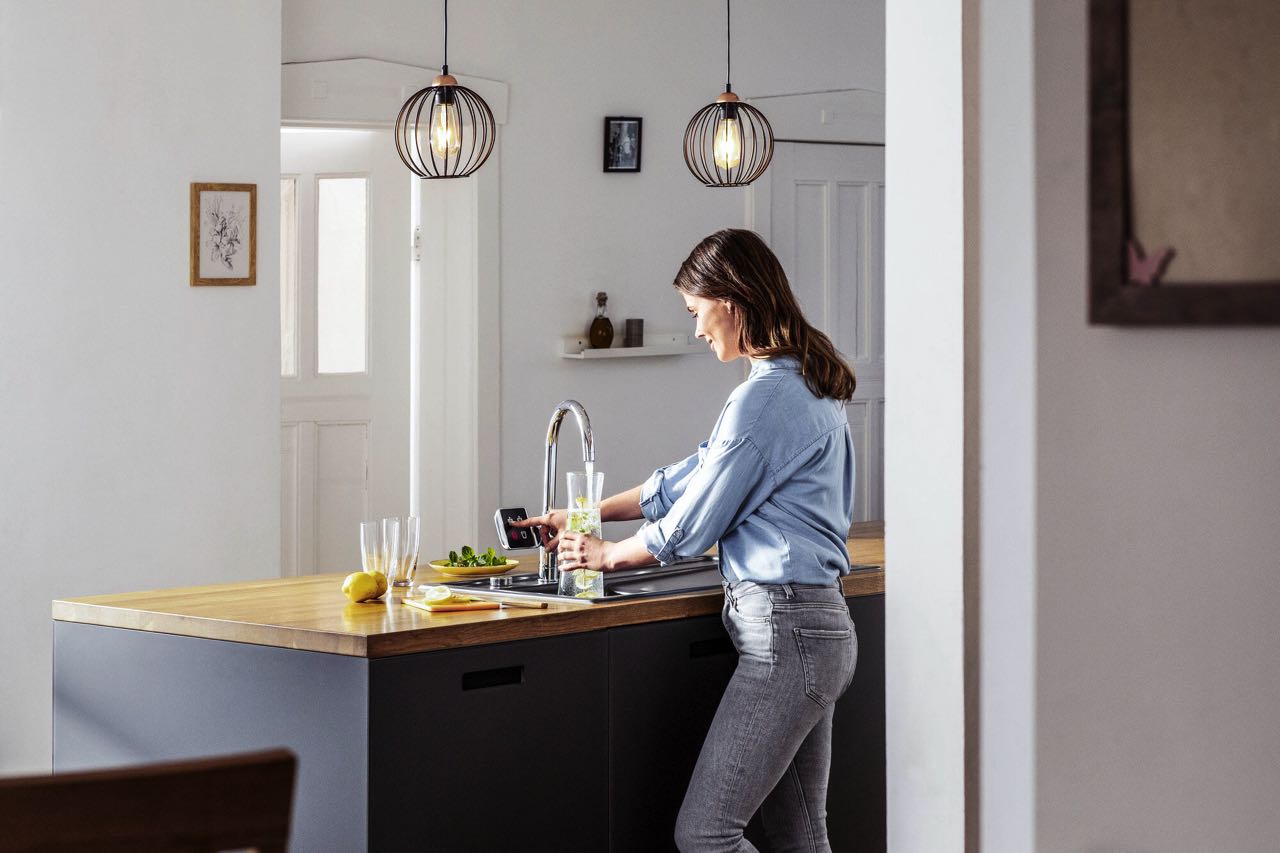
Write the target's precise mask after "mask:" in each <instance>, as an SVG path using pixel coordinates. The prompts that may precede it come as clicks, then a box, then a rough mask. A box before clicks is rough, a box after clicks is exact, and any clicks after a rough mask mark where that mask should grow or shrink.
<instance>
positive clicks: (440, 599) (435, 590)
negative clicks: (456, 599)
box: [422, 586, 453, 604]
mask: <svg viewBox="0 0 1280 853" xmlns="http://www.w3.org/2000/svg"><path fill="white" fill-rule="evenodd" d="M452 598H453V591H452V590H450V589H449V587H447V586H429V587H426V588H425V589H423V590H422V601H423V603H425V604H444V603H445V602H447V601H449V600H450V599H452Z"/></svg>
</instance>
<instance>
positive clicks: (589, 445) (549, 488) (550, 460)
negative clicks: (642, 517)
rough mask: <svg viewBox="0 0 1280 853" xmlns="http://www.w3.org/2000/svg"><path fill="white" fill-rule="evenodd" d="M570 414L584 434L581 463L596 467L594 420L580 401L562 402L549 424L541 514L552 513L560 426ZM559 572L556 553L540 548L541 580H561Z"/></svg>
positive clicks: (543, 473)
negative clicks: (592, 424) (593, 433)
mask: <svg viewBox="0 0 1280 853" xmlns="http://www.w3.org/2000/svg"><path fill="white" fill-rule="evenodd" d="M567 412H573V417H574V420H576V421H577V422H578V432H579V433H580V434H581V435H582V461H583V462H587V463H592V464H594V463H595V461H596V448H595V440H594V439H593V437H592V435H591V418H589V417H587V410H586V409H585V408H583V406H582V404H581V403H579V402H578V401H577V400H563V401H561V402H560V403H559V405H557V406H556V409H555V411H554V412H552V413H551V422H550V423H549V424H547V456H546V465H545V466H544V467H543V469H542V514H543V515H546V514H547V513H548V512H550V511H551V505H552V504H554V503H555V500H556V448H557V445H558V444H559V442H560V423H561V421H563V420H564V416H565V414H566V413H567ZM559 578H560V573H559V571H557V570H556V556H555V554H549V553H547V549H546V548H545V547H542V546H541V545H540V546H538V579H539V580H542V581H555V580H559Z"/></svg>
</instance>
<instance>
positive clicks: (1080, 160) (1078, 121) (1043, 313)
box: [983, 0, 1280, 853]
mask: <svg viewBox="0 0 1280 853" xmlns="http://www.w3.org/2000/svg"><path fill="white" fill-rule="evenodd" d="M995 5H996V7H997V8H995V9H993V10H992V11H993V13H998V12H999V11H1000V9H999V8H998V7H1001V6H1003V7H1005V8H1004V11H1005V12H1007V13H1009V14H1008V15H1005V16H999V17H998V18H995V17H993V18H991V19H988V20H987V22H986V26H987V27H988V29H986V30H984V32H983V41H984V44H988V45H990V44H992V43H993V41H994V40H996V39H999V38H1002V37H1003V38H1006V39H1007V38H1009V37H1010V32H1009V30H1008V21H1009V20H1010V17H1009V16H1010V15H1011V16H1012V17H1013V19H1014V20H1015V21H1016V22H1026V23H1027V24H1031V23H1032V22H1033V26H1031V25H1029V26H1026V27H1023V26H1021V25H1019V26H1017V27H1016V28H1015V31H1014V32H1013V33H1012V37H1013V38H1014V40H1015V43H1014V44H1012V45H1010V43H1009V42H1008V41H1006V42H1004V44H1005V46H1006V47H1007V48H1008V49H1007V50H1005V51H1004V52H1003V53H1004V56H1005V58H1006V60H1007V62H1006V64H1005V66H1004V67H1003V69H1002V73H1001V74H1000V75H999V84H998V85H999V86H1000V87H1001V89H1003V90H1005V91H1007V90H1008V89H1009V87H1010V86H1011V85H1012V86H1015V87H1026V86H1030V90H1029V91H1030V96H1031V100H1030V101H1029V104H1030V105H1031V107H1032V109H1033V116H1032V117H1031V120H1033V121H1034V127H1035V135H1034V141H1033V143H1032V146H1031V151H1032V152H1033V157H1034V165H1033V167H1032V168H1031V169H1029V170H1023V169H1021V168H1016V167H1015V168H1014V169H1013V170H1011V171H1010V172H1009V173H1008V174H1007V175H1006V189H1007V190H1008V191H1010V192H1012V193H1014V194H1019V193H1025V194H1026V195H1025V197H1024V200H1023V201H1022V202H1021V203H1020V204H1016V205H1010V206H1009V207H1008V208H1007V213H1008V214H1009V217H1010V218H1007V219H1005V220H1004V221H1003V222H1001V221H999V220H995V219H988V220H986V221H985V222H984V227H986V228H996V229H1001V228H1003V229H1005V230H1004V232H1003V233H1004V239H1005V240H1006V241H1007V242H1008V244H1009V245H1011V246H1015V247H1016V246H1017V243H1018V240H1017V239H1015V238H1017V237H1019V236H1020V235H1022V233H1023V231H1021V230H1019V227H1018V225H1019V222H1020V221H1025V218H1026V216H1027V215H1028V213H1030V214H1031V215H1032V216H1033V217H1034V218H1033V222H1034V235H1033V240H1034V246H1033V251H1034V276H1033V277H1030V278H1027V279H1026V280H1025V282H1024V284H1026V285H1031V286H1033V289H1034V301H1033V302H1032V306H1033V308H1034V310H1033V312H1030V313H1027V312H1009V313H1007V314H1006V315H1005V316H1004V321H1003V322H1004V323H1005V326H1004V327H1003V331H1002V334H1003V335H1004V337H1005V339H1006V340H1008V341H1018V342H1020V344H1019V346H1010V347H1009V348H1008V349H1007V350H1006V351H1005V352H1003V353H1001V357H1002V358H1005V359H1008V360H1009V361H1008V363H1009V364H1010V365H1012V366H1013V368H1014V369H1015V371H1020V370H1021V367H1020V365H1022V364H1032V365H1034V366H1035V379H1034V384H1033V386H1032V387H1031V389H1030V393H1031V394H1032V401H1031V405H1032V406H1034V410H1035V416H1034V437H1033V449H1034V453H1033V455H1031V456H1029V455H1028V454H1026V453H1025V452H1024V451H1025V450H1026V446H1025V443H1023V444H1022V445H1019V446H1014V447H1012V452H1001V451H1000V450H999V448H992V452H989V453H987V455H986V456H985V458H984V460H983V464H984V467H988V468H1003V469H1005V470H1006V472H1008V476H1009V477H1011V478H1014V479H1017V478H1020V477H1031V478H1033V481H1034V484H1035V506H1034V509H1033V513H1034V515H1033V518H1034V558H1033V559H1032V560H1031V561H1028V562H1024V563H1023V565H1022V567H1021V569H1022V571H1023V572H1032V573H1033V580H1032V581H1031V582H1029V583H1028V582H1026V581H1022V582H1021V583H1022V584H1023V585H1024V588H1025V589H1027V590H1030V591H1033V593H1034V598H1033V599H1032V601H1033V602H1034V615H1033V617H1032V619H1031V620H1027V619H1026V618H1025V617H1023V616H1022V615H1021V614H1017V613H1009V614H1006V613H1002V612H998V611H997V612H987V613H984V617H983V632H984V639H985V646H986V647H987V648H988V649H991V650H994V649H996V648H998V647H1000V646H1001V645H1003V646H1005V647H1006V648H1007V647H1016V646H1017V644H1020V643H1021V644H1023V649H1024V650H1025V644H1026V640H1027V637H1026V633H1025V629H1026V628H1027V626H1028V624H1029V625H1030V627H1031V628H1032V629H1033V631H1034V641H1033V645H1034V649H1033V654H1034V670H1030V671H1026V670H1025V669H1024V668H1023V667H1022V665H1021V663H1020V662H1019V661H1017V660H1016V659H1014V660H1010V658H1009V657H1008V656H1007V655H1006V656H997V655H988V656H986V657H984V660H983V667H984V670H985V671H987V672H989V671H990V670H992V668H993V667H1005V669H1004V671H1003V676H1004V677H1005V683H1006V685H1007V686H1010V687H1011V689H1013V690H1015V692H1016V693H1018V694H1020V695H1024V696H1033V700H1032V702H1019V704H1018V705H1017V706H1016V707H1010V708H1005V709H1004V710H1005V711H1006V712H1007V714H1008V718H1009V722H1010V723H1011V724H1013V725H1015V726H1016V727H1018V728H1019V729H1020V730H1022V731H1024V732H1027V733H1029V736H1030V739H1031V741H1032V743H1033V745H1034V746H1033V748H1034V753H1033V754H1034V763H1035V766H1034V774H1035V778H1034V797H1033V798H1022V797H1019V796H1016V794H1015V795H1012V796H1011V795H1010V792H1009V791H1007V790H1002V788H1003V787H1005V786H1017V785H1019V784H1022V783H1023V781H1024V780H1023V779H1022V778H1020V777H1019V776H1018V775H1016V774H1013V775H1009V776H992V777H988V778H986V779H984V797H991V796H997V797H1000V796H1004V797H1005V798H1006V801H1007V802H1008V803H1010V804H1016V803H1017V802H1018V801H1019V800H1022V802H1023V803H1024V805H1023V806H1021V807H1020V808H1016V809H1012V808H1011V809H1009V810H1001V809H995V808H990V809H986V810H984V817H985V818H986V821H985V823H984V826H983V834H984V839H986V843H985V844H984V847H985V849H988V850H996V851H1004V850H1010V851H1013V850H1017V851H1024V850H1026V849H1028V846H1027V845H1025V844H1011V843H1000V841H1001V840H1002V839H1005V840H1007V839H1017V838H1019V831H1018V830H1017V828H1016V827H1015V831H1014V832H1013V833H1012V834H1007V833H1006V832H1005V830H1006V829H1008V828H1009V827H1010V826H1011V825H1014V824H1016V825H1018V826H1021V827H1034V829H1033V831H1034V840H1035V849H1037V850H1039V851H1081V850H1085V851H1103V850H1159V851H1162V853H1179V851H1188V852H1189V851H1202V850H1220V851H1256V850H1274V849H1277V847H1280V811H1277V809H1276V808H1275V804H1276V802H1277V801H1280V745H1277V739H1276V737H1275V733H1276V731H1277V730H1280V655H1277V651H1278V650H1280V621H1278V620H1277V619H1276V616H1275V611H1276V608H1277V607H1278V606H1280V557H1278V556H1277V554H1280V525H1277V524H1276V518H1277V507H1280V450H1277V444H1276V438H1275V436H1276V428H1277V424H1280V329H1274V328H1272V329H1208V328H1181V329H1117V328H1104V327H1090V326H1088V325H1086V323H1085V304H1086V303H1085V298H1086V297H1085V286H1086V260H1087V230H1086V229H1087V218H1086V178H1087V171H1086V170H1087V143H1086V130H1087V123H1086V105H1087V101H1086V97H1087V77H1086V66H1085V62H1086V52H1085V47H1086V20H1085V10H1084V6H1085V4H1066V3H1055V2H1050V0H1007V2H1003V3H998V4H995ZM1018 40H1020V43H1017V41H1018ZM986 91H995V90H994V89H991V88H989V89H988V90H986ZM984 94H985V92H984ZM993 130H994V131H995V132H996V133H1001V134H1002V133H1004V132H1005V131H1006V130H1007V127H1000V126H996V127H994V128H993V127H984V128H983V136H984V146H985V145H986V144H987V142H988V141H990V140H992V139H993V138H994V136H993V134H992V131H993ZM1019 133H1021V131H1019ZM1016 165H1017V164H1015V166H1016ZM1001 256H1002V253H996V254H995V255H993V257H992V258H991V260H992V261H998V260H999V259H1000V257H1001ZM1003 257H1005V258H1007V257H1008V256H1007V254H1006V255H1003ZM987 260H988V258H986V257H984V264H986V261H987ZM1015 260H1016V259H1015ZM1018 269H1021V270H1027V269H1028V266H1027V264H1025V263H1018ZM997 275H998V273H997V271H996V270H995V268H994V265H992V264H987V265H986V266H985V273H984V282H983V284H984V288H985V287H986V285H987V283H988V281H989V280H990V279H989V277H990V276H997ZM987 298H989V299H990V300H997V299H999V298H1001V294H1000V293H999V292H992V293H990V294H987V295H984V299H987ZM987 316H994V315H991V314H989V315H987ZM992 332H993V330H992V328H991V327H990V326H989V325H988V326H984V341H986V340H991V337H990V336H991V335H992ZM1026 405H1027V404H1026V403H1025V402H1024V403H1020V404H1018V408H1021V407H1023V406H1026ZM995 414H997V415H998V414H999V413H998V412H997V413H995ZM1010 414H1013V415H1014V416H1017V417H1021V414H1020V413H1019V411H1017V410H1011V411H1010ZM989 426H990V421H987V422H986V423H984V430H985V429H987V428H988V427H989ZM988 566H989V563H988V564H984V572H985V571H986V569H987V568H988ZM1005 568H1006V569H1009V568H1011V565H1009V564H1007V563H1006V565H1005ZM990 580H991V579H990V577H984V583H989V582H990ZM1007 615H1012V616H1014V617H1015V618H1013V619H1006V618H1005V617H1006V616H1007ZM1017 654H1018V653H1015V655H1014V657H1015V658H1016V657H1017ZM987 672H984V677H985V675H986V674H987ZM990 699H991V696H990V695H989V694H984V703H985V707H990V706H991V703H990V701H989V700H990ZM987 747H988V744H987V743H986V742H985V741H984V751H986V749H987ZM1029 811H1030V812H1031V813H1030V814H1029V813H1028V812H1029Z"/></svg>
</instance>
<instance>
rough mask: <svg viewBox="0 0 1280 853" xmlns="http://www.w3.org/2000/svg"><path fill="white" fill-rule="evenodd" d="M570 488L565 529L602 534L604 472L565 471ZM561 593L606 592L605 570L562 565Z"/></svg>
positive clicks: (585, 594) (591, 594) (587, 594)
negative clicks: (601, 511)
mask: <svg viewBox="0 0 1280 853" xmlns="http://www.w3.org/2000/svg"><path fill="white" fill-rule="evenodd" d="M565 479H566V480H567V481H568V489H569V507H568V512H569V519H568V522H567V523H566V524H565V529H566V530H568V531H571V532H573V533H584V534H587V535H590V536H599V535H600V500H601V496H602V495H603V493H604V472H603V471H570V472H568V473H567V474H565ZM560 594H561V595H571V596H573V597H575V598H599V597H600V596H602V595H604V573H603V572H599V571H596V570H594V569H578V568H574V567H573V566H568V567H562V568H561V571H560Z"/></svg>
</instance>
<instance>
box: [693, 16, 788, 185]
mask: <svg viewBox="0 0 1280 853" xmlns="http://www.w3.org/2000/svg"><path fill="white" fill-rule="evenodd" d="M724 5H725V84H724V92H723V93H722V94H721V95H720V96H719V97H718V98H716V99H715V101H713V102H712V103H710V104H707V105H706V106H705V107H703V108H702V109H700V110H698V111H697V112H696V113H694V114H693V118H691V119H689V126H688V127H686V128H685V131H684V162H685V165H686V166H688V167H689V171H690V172H692V173H693V176H694V177H695V178H697V179H698V180H699V181H701V182H702V183H703V184H704V185H705V186H708V187H744V186H746V185H747V184H749V183H751V182H752V181H754V180H755V179H756V178H758V177H760V176H761V175H763V174H764V170H765V169H767V168H769V161H770V160H772V159H773V126H772V125H770V124H769V120H768V119H767V118H765V117H764V113H762V112H760V111H759V110H758V109H756V108H755V107H753V106H751V105H750V104H746V103H743V102H742V101H741V100H740V99H739V98H738V96H737V95H735V94H734V93H733V87H732V86H731V85H730V83H729V82H728V78H729V73H728V72H729V69H730V68H731V67H732V66H731V65H730V60H729V56H730V54H729V49H730V45H731V42H730V38H729V0H725V4H724Z"/></svg>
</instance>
